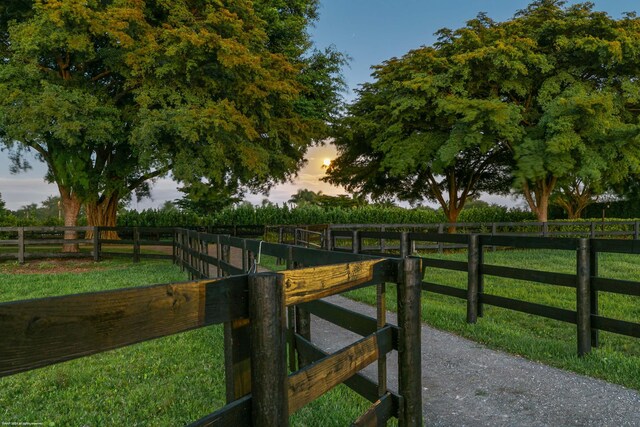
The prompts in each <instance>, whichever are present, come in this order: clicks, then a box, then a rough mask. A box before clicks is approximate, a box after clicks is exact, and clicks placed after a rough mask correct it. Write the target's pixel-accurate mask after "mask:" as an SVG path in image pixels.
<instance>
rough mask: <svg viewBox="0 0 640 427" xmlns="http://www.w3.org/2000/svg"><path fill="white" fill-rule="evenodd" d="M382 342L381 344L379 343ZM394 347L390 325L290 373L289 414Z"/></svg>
mask: <svg viewBox="0 0 640 427" xmlns="http://www.w3.org/2000/svg"><path fill="white" fill-rule="evenodd" d="M378 341H380V343H379V342H378ZM390 350H391V328H384V329H381V330H380V331H378V332H377V333H375V334H372V335H369V336H368V337H366V338H363V339H361V340H359V341H357V342H356V343H354V344H352V345H350V346H349V347H345V348H343V349H342V350H340V351H338V352H336V353H334V354H332V355H330V356H327V357H325V358H324V359H321V360H319V361H317V362H315V363H313V364H311V365H308V366H307V367H305V368H303V369H301V370H299V371H298V372H296V373H293V374H291V375H290V376H289V383H288V391H289V392H288V394H289V415H291V414H293V413H294V412H296V411H297V410H298V409H300V408H302V407H303V406H304V405H306V404H307V403H309V402H311V401H313V400H315V399H316V398H318V397H320V396H322V395H323V394H324V393H326V392H328V391H329V390H331V389H332V388H334V387H335V386H337V385H338V384H341V383H342V382H344V381H345V380H346V379H348V378H350V377H352V376H353V375H355V374H356V373H357V372H358V371H360V370H361V369H363V368H365V367H366V366H368V365H370V364H371V363H373V362H375V361H376V360H377V359H378V355H379V354H382V353H387V352H389V351H390Z"/></svg>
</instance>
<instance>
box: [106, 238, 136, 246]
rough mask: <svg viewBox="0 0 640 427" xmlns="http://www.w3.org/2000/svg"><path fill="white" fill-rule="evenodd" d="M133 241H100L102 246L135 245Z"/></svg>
mask: <svg viewBox="0 0 640 427" xmlns="http://www.w3.org/2000/svg"><path fill="white" fill-rule="evenodd" d="M133 243H134V241H133V239H116V240H114V239H100V244H102V245H133Z"/></svg>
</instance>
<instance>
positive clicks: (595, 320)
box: [591, 316, 640, 338]
mask: <svg viewBox="0 0 640 427" xmlns="http://www.w3.org/2000/svg"><path fill="white" fill-rule="evenodd" d="M591 326H592V327H593V328H596V329H600V330H601V331H607V332H613V333H616V334H621V335H627V336H630V337H635V338H640V323H632V322H627V321H624V320H616V319H610V318H608V317H603V316H591Z"/></svg>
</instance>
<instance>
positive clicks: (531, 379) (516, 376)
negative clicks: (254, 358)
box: [232, 251, 640, 427]
mask: <svg viewBox="0 0 640 427" xmlns="http://www.w3.org/2000/svg"><path fill="white" fill-rule="evenodd" d="M239 259H240V258H239V253H236V252H235V251H234V252H232V263H234V264H236V263H238V264H239V263H240V262H239ZM260 270H263V269H262V268H261V269H260ZM326 300H327V301H330V302H332V303H335V304H339V305H341V306H343V307H346V308H349V309H351V310H353V311H357V312H360V313H364V314H367V315H369V316H372V317H375V307H371V306H368V305H366V304H362V303H359V302H355V301H352V300H349V299H347V298H344V297H340V296H333V297H329V298H327V299H326ZM387 321H388V322H389V323H393V324H395V323H396V317H395V314H394V313H391V312H388V313H387ZM311 337H312V341H313V342H314V343H315V344H316V345H318V346H320V347H321V348H323V349H325V350H327V351H330V352H333V351H337V350H339V349H340V348H342V347H345V346H346V345H349V344H351V343H353V342H354V341H356V340H358V339H359V338H361V337H359V336H358V335H355V334H353V333H351V332H349V331H346V330H344V329H342V328H340V327H337V326H335V325H333V324H331V323H328V322H326V321H324V320H322V319H320V318H317V317H315V316H313V318H312V322H311ZM387 366H388V368H387V372H388V381H389V387H390V388H392V389H397V369H398V368H397V357H396V353H395V352H392V353H391V354H390V355H389V357H388V358H387ZM364 373H365V375H368V376H370V377H371V378H372V379H374V380H376V366H375V364H373V365H371V366H369V367H368V368H366V369H365V370H364ZM422 390H423V393H422V401H423V405H424V406H423V414H424V420H425V424H426V425H427V426H456V427H464V426H474V427H475V426H553V427H559V426H598V427H622V426H638V427H640V393H638V392H636V391H634V390H630V389H626V388H624V387H621V386H618V385H614V384H610V383H607V382H605V381H601V380H597V379H593V378H589V377H585V376H582V375H578V374H574V373H572V372H568V371H563V370H560V369H556V368H552V367H549V366H546V365H543V364H541V363H537V362H531V361H529V360H526V359H523V358H521V357H517V356H513V355H510V354H506V353H502V352H499V351H495V350H490V349H488V348H486V347H484V346H483V345H481V344H478V343H476V342H474V341H470V340H467V339H464V338H460V337H458V336H456V335H453V334H450V333H447V332H442V331H439V330H436V329H433V328H431V327H429V326H427V325H425V324H423V325H422Z"/></svg>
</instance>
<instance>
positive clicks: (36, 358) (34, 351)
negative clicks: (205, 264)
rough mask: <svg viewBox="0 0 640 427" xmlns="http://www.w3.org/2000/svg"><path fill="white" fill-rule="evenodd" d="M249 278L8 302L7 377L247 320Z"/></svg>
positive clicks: (1, 367)
mask: <svg viewBox="0 0 640 427" xmlns="http://www.w3.org/2000/svg"><path fill="white" fill-rule="evenodd" d="M246 294H247V280H246V277H236V278H230V279H224V280H218V281H216V280H206V281H197V282H188V283H176V284H168V285H155V286H148V287H142V288H130V289H120V290H115V291H107V292H94V293H87V294H78V295H69V296H61V297H53V298H43V299H36V300H28V301H14V302H8V303H4V304H0V330H2V331H3V333H2V335H3V336H2V340H0V376H6V375H11V374H15V373H18V372H22V371H27V370H30V369H34V368H38V367H42V366H46V365H50V364H53V363H58V362H63V361H66V360H71V359H75V358H78V357H82V356H87V355H90V354H95V353H99V352H103V351H106V350H111V349H115V348H119V347H123V346H126V345H130V344H134V343H138V342H142V341H146V340H150V339H154V338H159V337H163V336H167V335H171V334H175V333H178V332H183V331H188V330H190V329H194V328H198V327H202V326H206V325H211V324H215V323H221V322H224V321H229V320H232V319H236V318H240V317H246V316H247V315H248V308H247V304H248V303H247V295H246Z"/></svg>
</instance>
